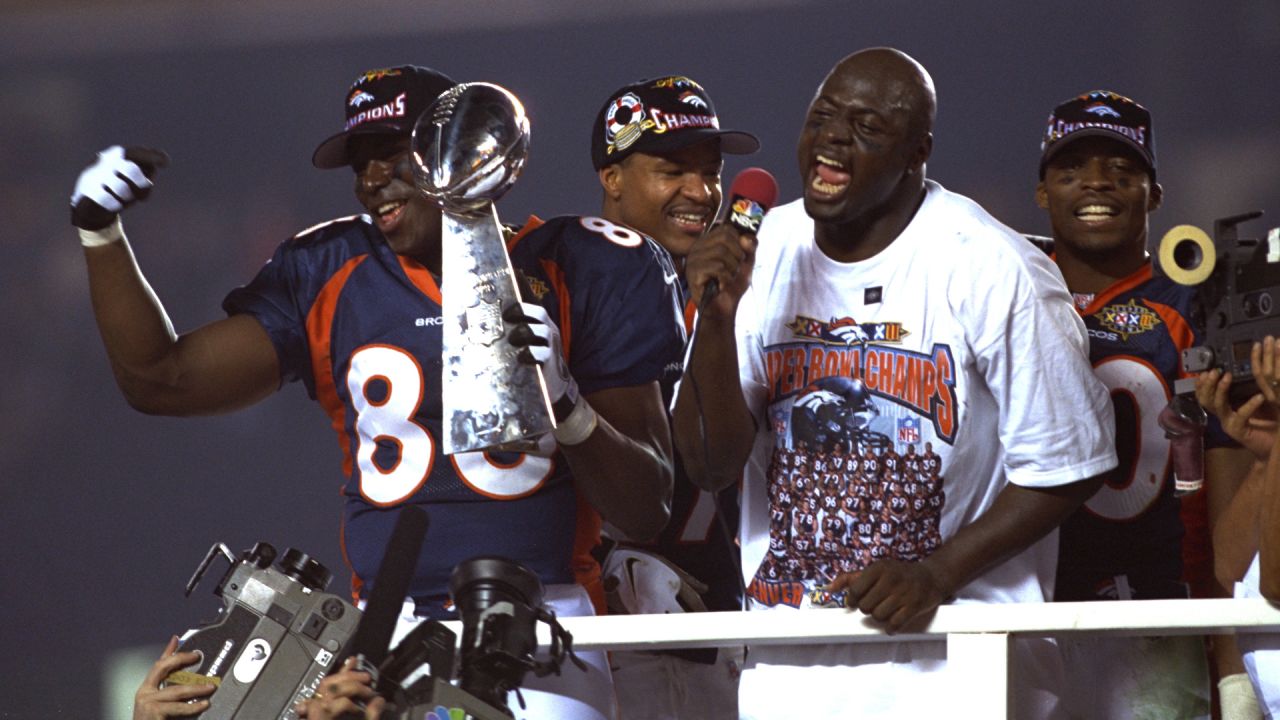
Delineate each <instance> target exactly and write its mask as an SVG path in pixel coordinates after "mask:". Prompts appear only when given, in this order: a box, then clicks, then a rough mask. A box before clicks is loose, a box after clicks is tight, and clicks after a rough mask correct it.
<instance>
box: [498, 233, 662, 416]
mask: <svg viewBox="0 0 1280 720" xmlns="http://www.w3.org/2000/svg"><path fill="white" fill-rule="evenodd" d="M511 260H512V263H513V265H515V266H516V267H519V268H521V269H522V271H523V272H524V273H525V275H526V277H527V276H529V275H534V276H536V277H540V278H542V279H544V281H545V283H546V285H547V286H549V288H550V290H549V291H546V292H545V293H544V294H543V295H542V296H541V301H542V302H543V303H544V304H545V305H547V306H548V309H549V310H551V311H552V314H553V316H555V317H557V319H558V320H559V322H560V323H561V327H560V330H561V333H562V334H563V335H565V336H566V337H568V338H569V356H568V361H569V368H570V371H571V372H572V373H573V377H574V379H575V380H577V382H578V387H579V388H580V389H581V391H582V392H583V393H584V394H590V393H593V392H596V391H599V390H606V389H609V388H616V387H630V386H637V385H644V384H647V383H650V382H655V381H658V380H660V379H661V378H662V377H663V374H664V373H667V372H671V373H678V372H679V364H680V358H681V356H682V353H683V350H684V340H685V338H684V325H683V303H682V301H681V296H680V292H679V285H678V282H677V280H678V276H677V274H676V272H675V268H674V266H673V265H672V263H671V258H670V256H669V255H667V253H666V251H665V250H663V249H662V248H661V247H660V246H658V245H657V244H656V243H654V242H653V241H652V240H650V239H648V238H646V237H644V236H642V235H640V234H639V233H636V232H634V231H632V230H629V229H627V228H623V227H621V226H617V225H614V224H612V223H609V222H608V221H605V220H601V219H600V218H593V217H584V218H577V217H561V218H552V219H551V220H548V221H547V222H546V223H544V224H543V225H542V226H540V227H538V228H537V229H535V230H533V231H532V232H531V233H530V234H529V235H527V236H526V237H524V238H521V239H520V240H519V241H518V242H517V244H516V245H515V247H514V248H512V254H511ZM565 308H568V312H567V313H566V312H565V310H564V309H565ZM557 313H558V315H557Z"/></svg>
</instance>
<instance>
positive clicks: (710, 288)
mask: <svg viewBox="0 0 1280 720" xmlns="http://www.w3.org/2000/svg"><path fill="white" fill-rule="evenodd" d="M777 200H778V181H777V180H774V179H773V176H772V175H770V174H769V171H768V170H765V169H763V168H758V167H750V168H747V169H746V170H743V171H742V172H740V173H738V176H737V177H735V178H734V179H733V184H732V185H730V186H729V209H728V214H727V216H726V217H725V220H726V221H727V222H728V223H729V224H730V225H732V226H733V227H735V228H737V229H738V232H741V233H751V234H753V235H754V234H755V233H757V232H759V231H760V222H761V221H763V220H764V214H765V213H767V212H769V208H772V207H773V204H774V203H775V202H777ZM718 292H720V283H718V282H716V281H715V280H714V279H713V280H711V281H710V282H708V283H707V287H706V289H705V290H703V291H702V305H703V306H706V304H707V303H708V302H709V301H710V300H711V298H713V297H715V296H716V293H718Z"/></svg>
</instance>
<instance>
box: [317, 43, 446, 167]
mask: <svg viewBox="0 0 1280 720" xmlns="http://www.w3.org/2000/svg"><path fill="white" fill-rule="evenodd" d="M454 85H457V83H456V82H454V81H453V80H452V79H450V78H449V77H448V76H447V75H445V74H443V73H440V72H437V71H435V70H432V69H431V68H426V67H420V66H417V65H402V66H400V67H394V68H384V69H381V70H370V71H368V72H366V73H363V74H361V75H360V77H358V78H356V81H355V82H354V83H352V84H351V88H350V89H349V90H348V91H347V95H346V101H345V104H346V117H347V121H346V125H344V126H343V128H342V132H340V133H338V134H336V135H333V136H332V137H330V138H328V139H327V140H325V141H324V142H322V143H320V146H319V147H317V148H316V151H315V154H313V155H312V156H311V164H312V165H315V166H316V167H318V168H324V169H328V168H338V167H345V166H347V165H348V164H350V156H349V154H348V152H347V140H349V139H350V138H351V136H353V135H364V134H373V133H386V134H391V135H406V136H407V135H408V134H409V133H411V132H412V131H413V125H414V123H415V122H417V120H418V116H420V115H421V114H422V113H423V111H424V110H426V109H427V107H428V106H430V105H431V103H432V102H434V101H435V99H436V98H437V97H439V96H440V93H442V92H444V91H445V90H448V89H449V88H451V87H453V86H454Z"/></svg>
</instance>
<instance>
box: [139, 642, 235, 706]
mask: <svg viewBox="0 0 1280 720" xmlns="http://www.w3.org/2000/svg"><path fill="white" fill-rule="evenodd" d="M177 649H178V638H176V637H172V638H169V644H168V645H166V646H165V648H164V653H163V654H162V655H160V659H159V660H157V661H156V662H155V664H154V665H152V666H151V670H150V671H149V672H148V673H147V676H146V677H145V678H143V680H142V686H141V687H139V688H138V692H137V693H135V694H134V696H133V720H165V718H176V717H192V716H194V715H199V714H200V713H202V712H204V711H205V710H208V709H209V701H208V700H205V699H203V698H206V697H208V696H209V695H212V694H213V691H214V689H215V688H214V686H213V685H169V686H168V687H164V688H162V687H160V683H161V682H162V681H163V680H164V679H165V678H167V677H169V675H170V674H172V673H174V672H176V671H178V670H180V669H182V668H184V667H187V666H188V665H193V664H195V663H197V662H199V661H200V655H199V653H193V652H181V653H180V652H176V651H177ZM192 701H194V702H192Z"/></svg>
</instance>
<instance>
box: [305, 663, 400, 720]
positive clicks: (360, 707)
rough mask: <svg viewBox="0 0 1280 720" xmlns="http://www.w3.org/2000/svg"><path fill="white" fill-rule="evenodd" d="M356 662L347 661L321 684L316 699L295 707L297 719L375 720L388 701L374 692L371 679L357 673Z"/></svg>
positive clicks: (359, 672) (362, 672) (380, 715)
mask: <svg viewBox="0 0 1280 720" xmlns="http://www.w3.org/2000/svg"><path fill="white" fill-rule="evenodd" d="M355 667H356V659H355V658H353V657H352V658H347V660H346V662H345V663H343V665H342V670H341V671H339V672H336V673H334V674H333V675H330V676H328V677H326V678H325V679H324V680H321V681H320V685H319V686H318V687H317V688H316V692H315V695H312V696H311V697H310V698H307V699H306V700H303V701H302V702H301V703H299V704H298V706H297V711H298V717H300V718H306V720H346V719H347V718H363V719H364V720H378V718H380V717H382V713H383V711H385V710H386V709H387V701H386V699H385V698H383V697H382V696H380V695H378V694H377V693H375V692H374V691H373V677H372V676H371V675H369V673H367V672H364V671H363V670H356V669H355Z"/></svg>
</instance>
